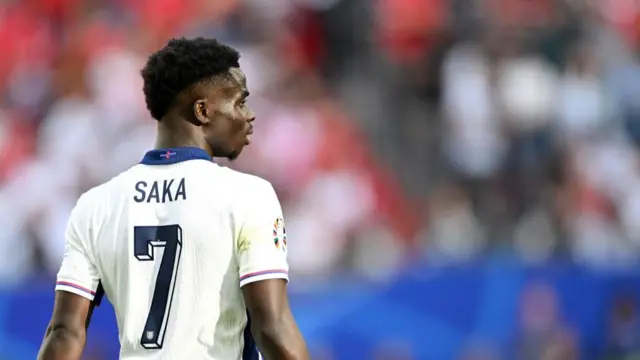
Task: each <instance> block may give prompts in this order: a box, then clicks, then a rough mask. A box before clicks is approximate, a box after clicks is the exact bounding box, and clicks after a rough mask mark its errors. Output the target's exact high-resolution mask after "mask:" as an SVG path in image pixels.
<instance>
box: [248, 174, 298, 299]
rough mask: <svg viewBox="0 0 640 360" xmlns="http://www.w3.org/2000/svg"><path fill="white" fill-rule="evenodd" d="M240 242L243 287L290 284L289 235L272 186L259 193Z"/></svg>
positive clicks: (252, 201)
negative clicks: (276, 281) (271, 281)
mask: <svg viewBox="0 0 640 360" xmlns="http://www.w3.org/2000/svg"><path fill="white" fill-rule="evenodd" d="M256 190H261V191H256V192H255V195H256V196H254V197H253V198H251V199H250V204H248V207H249V208H248V209H247V215H246V216H245V218H244V221H243V223H242V225H241V229H240V232H239V236H238V242H237V247H238V248H237V254H238V263H239V267H240V287H243V286H245V285H247V284H250V283H252V282H256V281H262V280H268V279H284V280H286V281H289V275H288V273H289V265H288V264H287V234H286V229H285V225H284V219H283V216H282V208H281V207H280V202H279V201H278V197H277V195H276V192H275V191H274V190H273V187H272V186H271V184H269V183H266V186H264V187H263V188H261V189H256Z"/></svg>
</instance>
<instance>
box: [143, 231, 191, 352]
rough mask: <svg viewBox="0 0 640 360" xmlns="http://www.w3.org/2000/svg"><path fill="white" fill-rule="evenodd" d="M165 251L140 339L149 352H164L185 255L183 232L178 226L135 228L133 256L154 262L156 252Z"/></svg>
mask: <svg viewBox="0 0 640 360" xmlns="http://www.w3.org/2000/svg"><path fill="white" fill-rule="evenodd" d="M156 247H164V254H163V255H162V260H161V261H160V269H159V270H158V278H157V279H156V286H155V288H154V291H153V298H152V300H151V308H150V309H149V315H148V316H147V322H146V324H145V326H144V331H143V332H142V336H141V338H140V344H141V345H142V346H143V347H144V348H145V349H161V348H162V343H163V341H164V334H165V332H166V331H167V321H168V320H169V314H170V312H171V300H172V299H173V292H174V290H175V287H176V275H177V273H178V266H180V253H181V251H182V228H180V226H178V225H164V226H136V227H134V228H133V254H134V255H135V257H136V259H138V260H140V261H153V260H154V259H155V258H154V254H155V248H156Z"/></svg>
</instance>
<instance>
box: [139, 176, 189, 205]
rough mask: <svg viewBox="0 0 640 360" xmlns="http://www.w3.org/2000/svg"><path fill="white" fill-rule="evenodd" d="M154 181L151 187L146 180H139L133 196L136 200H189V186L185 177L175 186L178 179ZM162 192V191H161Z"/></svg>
mask: <svg viewBox="0 0 640 360" xmlns="http://www.w3.org/2000/svg"><path fill="white" fill-rule="evenodd" d="M161 181H162V183H160V181H154V182H153V184H151V188H150V189H149V184H147V182H146V181H138V182H137V183H136V186H135V191H136V194H135V195H134V197H133V200H134V201H135V202H138V203H141V202H147V203H150V202H155V203H163V204H164V203H166V202H173V201H176V200H187V187H186V181H185V179H184V178H181V179H180V182H179V183H178V185H177V186H175V182H176V179H167V180H161ZM161 192H162V193H161Z"/></svg>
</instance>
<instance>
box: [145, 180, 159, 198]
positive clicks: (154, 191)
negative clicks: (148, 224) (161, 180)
mask: <svg viewBox="0 0 640 360" xmlns="http://www.w3.org/2000/svg"><path fill="white" fill-rule="evenodd" d="M152 199H153V200H154V201H155V202H157V203H158V202H160V194H159V193H158V182H157V181H154V182H153V185H152V186H151V192H149V197H148V198H147V202H148V203H149V202H151V200H152Z"/></svg>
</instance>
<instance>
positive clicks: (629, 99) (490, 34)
mask: <svg viewBox="0 0 640 360" xmlns="http://www.w3.org/2000/svg"><path fill="white" fill-rule="evenodd" d="M639 15H640V2H638V1H635V0H600V1H597V0H593V1H590V0H215V1H213V0H154V1H151V0H3V1H0V229H2V230H1V231H0V359H2V360H14V359H18V360H22V359H34V358H35V354H36V352H37V349H38V347H39V344H40V341H41V339H42V335H43V333H44V329H45V327H46V324H47V322H48V320H49V316H50V313H51V309H52V304H53V283H54V277H55V273H56V271H57V269H58V266H59V264H60V261H61V256H62V251H63V243H64V239H63V234H64V227H65V225H66V220H67V217H68V215H69V212H70V210H71V208H72V207H73V206H74V204H75V201H76V199H77V198H78V196H79V195H80V194H81V193H82V192H84V191H86V190H87V189H89V188H90V187H92V186H95V185H97V184H99V183H101V182H104V181H106V180H108V179H110V178H111V177H112V176H114V175H115V174H117V173H119V172H120V171H122V170H124V169H126V168H128V167H129V166H131V165H133V164H135V163H137V161H139V159H140V158H141V157H142V155H143V154H144V152H145V151H146V150H148V149H150V148H151V147H152V146H153V140H154V136H155V126H156V124H155V122H154V121H153V120H152V119H151V118H150V116H149V115H148V114H147V111H146V109H145V105H144V99H143V94H142V90H141V89H142V83H141V78H140V76H139V70H140V68H141V67H142V65H143V64H144V62H145V60H146V57H147V56H148V54H149V53H150V52H152V51H155V50H157V49H159V48H160V47H161V46H162V45H163V44H164V43H165V42H166V40H167V39H168V38H169V37H171V36H176V35H185V36H210V37H216V38H218V39H220V40H221V41H223V42H226V43H229V44H231V45H232V46H234V47H237V48H238V49H239V50H240V52H241V54H242V60H241V64H242V67H243V69H244V70H245V72H246V73H247V75H248V78H249V87H250V90H251V93H252V96H251V99H250V103H251V106H252V107H253V108H254V110H255V111H256V113H257V114H258V118H257V121H256V123H255V126H256V134H255V137H254V142H253V144H252V146H250V147H249V149H247V150H246V151H245V153H243V156H242V157H241V158H240V159H239V160H238V161H236V162H234V163H232V164H230V166H232V167H234V168H237V169H239V170H242V171H247V172H250V173H254V174H257V175H260V176H263V177H265V178H267V179H268V180H270V181H271V182H272V183H273V184H274V186H275V188H276V190H277V191H278V194H279V196H280V199H281V201H282V203H283V207H284V211H285V218H286V221H287V231H288V234H289V236H288V238H289V244H290V246H289V259H290V264H291V269H292V274H291V278H292V282H291V286H290V291H291V297H292V305H293V309H294V313H295V314H296V317H297V319H298V321H299V325H300V327H301V329H302V331H303V333H304V334H305V337H306V338H307V340H308V343H309V346H310V348H311V350H312V353H313V358H314V359H317V360H334V359H335V360H338V359H349V360H358V359H365V360H368V359H371V360H414V359H424V360H431V359H434V360H448V359H452V360H500V359H522V360H574V359H603V360H616V359H620V360H627V359H639V358H640V314H639V313H638V311H639V309H638V306H639V305H640V303H639V301H640V266H639V265H640V263H639V261H640V156H639V155H640V152H639V150H640V147H639V146H640V62H639V61H638V54H640V53H639V52H638V50H640V16H639ZM117 339H118V338H117V328H116V325H115V319H114V316H113V314H112V311H111V308H110V305H109V304H103V306H101V307H100V308H99V310H98V311H97V312H96V314H95V315H94V321H93V323H92V326H91V329H90V334H89V343H88V349H87V352H88V354H87V356H86V359H89V360H103V359H116V358H117V353H118V340H117Z"/></svg>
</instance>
